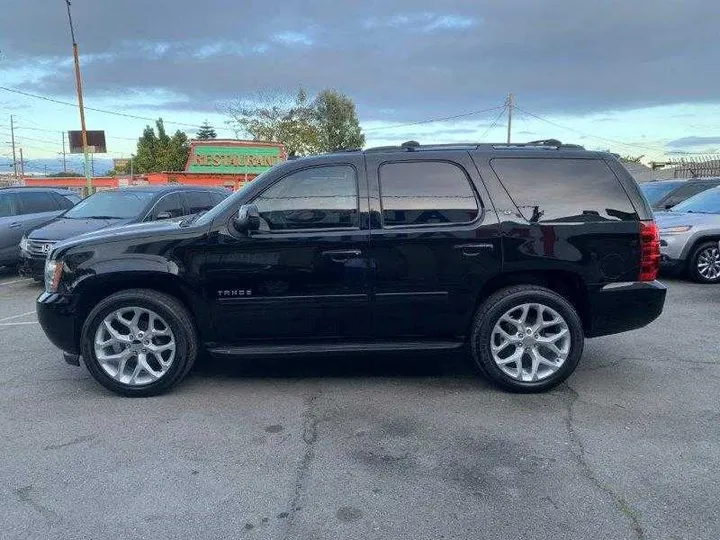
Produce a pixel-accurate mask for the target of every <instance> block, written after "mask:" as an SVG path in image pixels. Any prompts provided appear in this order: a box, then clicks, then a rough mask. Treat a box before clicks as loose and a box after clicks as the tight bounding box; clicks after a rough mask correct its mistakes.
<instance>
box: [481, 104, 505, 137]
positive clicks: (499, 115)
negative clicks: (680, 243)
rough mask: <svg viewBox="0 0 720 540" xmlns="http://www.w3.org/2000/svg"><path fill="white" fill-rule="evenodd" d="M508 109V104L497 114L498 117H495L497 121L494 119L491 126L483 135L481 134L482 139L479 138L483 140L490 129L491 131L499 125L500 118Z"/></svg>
mask: <svg viewBox="0 0 720 540" xmlns="http://www.w3.org/2000/svg"><path fill="white" fill-rule="evenodd" d="M506 111H507V105H506V106H505V107H503V109H502V111H500V114H498V115H497V118H495V121H494V122H493V123H492V124H490V127H489V128H487V129H486V130H485V132H484V133H483V134H482V135H480V139H479V140H481V141H482V140H483V139H484V138H485V136H486V135H487V134H488V133H490V131H491V130H492V129H493V128H494V127H495V126H497V125H498V123H499V122H500V119H501V118H502V117H503V116H504V115H505V112H506Z"/></svg>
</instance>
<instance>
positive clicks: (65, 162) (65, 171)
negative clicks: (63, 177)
mask: <svg viewBox="0 0 720 540" xmlns="http://www.w3.org/2000/svg"><path fill="white" fill-rule="evenodd" d="M62 142H63V174H67V161H66V160H65V132H64V131H63V132H62Z"/></svg>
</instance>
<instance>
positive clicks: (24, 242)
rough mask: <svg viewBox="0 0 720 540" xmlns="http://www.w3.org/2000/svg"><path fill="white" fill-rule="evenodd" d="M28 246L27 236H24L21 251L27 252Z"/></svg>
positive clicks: (21, 241)
mask: <svg viewBox="0 0 720 540" xmlns="http://www.w3.org/2000/svg"><path fill="white" fill-rule="evenodd" d="M27 246H28V239H27V236H23V237H22V239H21V240H20V249H21V250H23V251H27Z"/></svg>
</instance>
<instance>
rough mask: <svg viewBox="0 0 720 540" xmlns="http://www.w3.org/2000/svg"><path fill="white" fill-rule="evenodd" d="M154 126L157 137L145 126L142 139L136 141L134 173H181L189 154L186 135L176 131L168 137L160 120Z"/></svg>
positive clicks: (150, 128) (153, 131)
mask: <svg viewBox="0 0 720 540" xmlns="http://www.w3.org/2000/svg"><path fill="white" fill-rule="evenodd" d="M155 126H156V127H157V135H156V134H155V130H154V129H153V128H152V127H151V126H145V130H144V131H143V134H142V137H140V139H138V144H137V152H136V154H135V161H134V168H135V171H136V172H138V173H146V172H162V171H182V170H183V169H185V164H186V163H187V159H188V155H189V153H190V143H189V142H188V138H187V135H185V133H183V132H182V131H179V130H178V131H176V132H175V134H174V135H173V136H172V137H170V136H169V135H168V134H167V132H166V131H165V125H164V124H163V120H162V118H159V119H158V120H157V122H155Z"/></svg>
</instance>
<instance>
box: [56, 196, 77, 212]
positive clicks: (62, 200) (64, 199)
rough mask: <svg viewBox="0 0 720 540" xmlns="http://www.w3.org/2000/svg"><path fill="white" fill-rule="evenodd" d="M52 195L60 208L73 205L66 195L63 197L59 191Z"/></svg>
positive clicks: (65, 208) (64, 208)
mask: <svg viewBox="0 0 720 540" xmlns="http://www.w3.org/2000/svg"><path fill="white" fill-rule="evenodd" d="M52 196H53V197H54V198H55V202H56V203H57V204H58V206H59V207H60V208H61V209H62V210H67V209H68V208H72V207H73V206H74V203H73V202H72V201H71V200H70V199H69V198H68V197H64V196H62V195H60V194H59V193H53V194H52Z"/></svg>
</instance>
